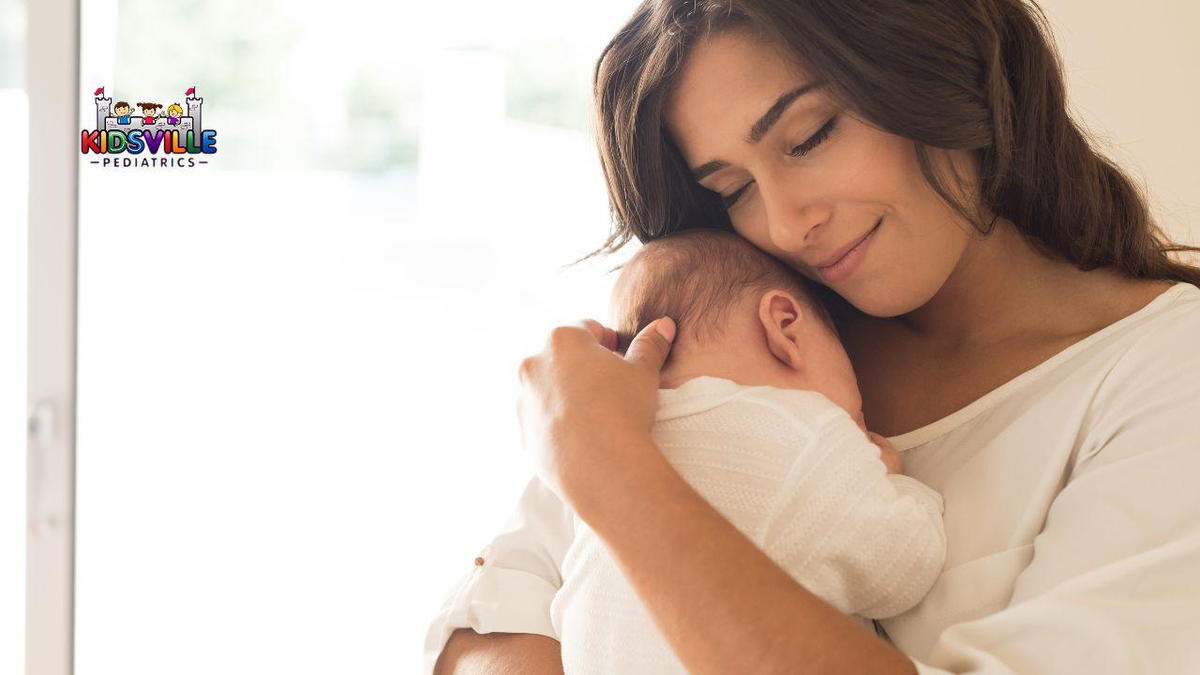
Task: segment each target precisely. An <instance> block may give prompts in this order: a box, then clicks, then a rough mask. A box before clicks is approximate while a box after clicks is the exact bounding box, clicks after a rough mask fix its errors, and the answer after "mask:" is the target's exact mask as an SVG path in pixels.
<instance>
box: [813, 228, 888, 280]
mask: <svg viewBox="0 0 1200 675" xmlns="http://www.w3.org/2000/svg"><path fill="white" fill-rule="evenodd" d="M882 224H883V216H880V217H879V220H877V221H875V226H874V227H872V228H871V229H870V230H869V231H868V232H867V233H866V234H864V235H863V236H862V237H860V238H859V240H858V241H857V242H856V243H855V244H854V245H853V246H851V247H850V248H849V249H848V250H847V251H846V252H845V253H843V254H842V255H841V257H839V258H838V259H837V260H834V261H833V262H831V263H829V264H828V265H818V266H817V269H818V270H827V269H830V268H832V267H836V266H837V264H838V263H840V262H842V260H844V259H845V258H846V256H848V255H850V254H851V253H853V252H854V249H856V248H858V247H859V246H862V244H863V242H864V241H866V240H867V239H868V238H870V236H871V235H873V234H875V230H878V229H879V226H880V225H882Z"/></svg>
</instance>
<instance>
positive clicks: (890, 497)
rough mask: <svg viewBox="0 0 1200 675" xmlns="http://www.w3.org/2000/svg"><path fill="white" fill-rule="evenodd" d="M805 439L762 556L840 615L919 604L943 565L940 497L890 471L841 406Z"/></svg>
mask: <svg viewBox="0 0 1200 675" xmlns="http://www.w3.org/2000/svg"><path fill="white" fill-rule="evenodd" d="M831 405H832V404H831ZM803 442H804V448H803V450H802V451H800V452H798V453H797V454H796V460H795V461H794V462H793V463H792V464H791V466H790V467H789V468H788V471H787V473H786V475H785V476H784V477H783V479H782V481H781V483H780V489H779V493H778V496H777V498H776V500H775V502H774V504H773V506H772V509H771V510H770V511H769V513H768V517H767V520H766V522H765V525H764V529H763V538H762V546H763V550H764V552H766V553H767V554H768V555H769V556H770V557H771V559H772V560H774V561H775V562H776V563H777V564H778V565H779V566H780V567H782V568H783V569H784V570H785V571H787V572H788V574H790V575H791V576H792V578H794V579H795V580H796V581H797V582H799V583H801V584H803V585H804V587H805V588H807V589H808V590H809V591H811V592H812V593H814V594H816V595H818V596H820V597H821V598H823V599H824V600H826V601H827V602H829V603H830V604H831V605H833V606H834V607H836V608H837V609H839V610H841V611H842V612H843V613H846V614H856V615H859V616H862V617H866V618H868V619H884V618H887V617H891V616H895V615H897V614H900V613H902V612H904V611H906V610H908V609H910V608H911V607H913V606H915V605H916V604H917V603H918V602H920V600H921V599H922V598H923V597H924V596H925V594H926V593H928V592H929V589H930V588H932V586H933V584H934V582H935V581H936V580H937V578H938V575H940V574H941V571H942V567H943V565H944V564H945V559H946V532H945V528H944V524H943V522H942V513H943V507H944V503H943V500H942V496H941V495H940V494H938V492H937V491H936V490H933V489H932V488H930V487H929V486H927V485H925V484H924V483H921V482H920V481H918V480H916V479H915V478H912V477H910V476H905V475H903V474H889V473H887V468H886V467H885V466H884V464H883V462H882V461H881V460H880V452H879V448H878V446H876V445H875V444H874V443H872V442H871V440H870V439H869V438H868V437H867V435H866V434H865V433H864V432H863V431H862V429H861V428H859V426H858V425H857V424H856V423H855V422H854V420H853V419H851V418H850V416H849V415H847V414H844V411H841V410H840V409H839V410H838V412H837V414H830V415H827V416H825V417H823V418H822V422H821V423H820V424H819V425H812V426H809V427H807V429H806V433H805V435H804V440H803Z"/></svg>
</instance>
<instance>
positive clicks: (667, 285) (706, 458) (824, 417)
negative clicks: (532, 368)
mask: <svg viewBox="0 0 1200 675" xmlns="http://www.w3.org/2000/svg"><path fill="white" fill-rule="evenodd" d="M807 283H808V282H806V281H805V280H804V279H803V278H801V277H799V276H798V275H797V274H796V273H795V272H794V271H792V270H791V269H789V268H788V267H787V266H785V265H784V264H782V263H780V262H779V261H777V260H775V259H774V258H772V257H771V256H769V255H767V254H765V253H763V252H762V251H760V250H759V249H757V248H755V247H754V246H753V245H751V244H749V243H748V242H747V241H746V240H744V239H742V238H741V237H739V236H737V235H736V234H733V233H729V232H723V231H716V230H700V231H688V232H683V233H679V234H676V235H673V236H670V237H667V238H664V239H660V240H657V241H654V242H651V243H649V244H647V245H645V246H644V247H643V248H642V249H641V250H640V251H638V253H637V254H636V255H635V256H634V257H633V258H632V259H631V260H630V261H629V262H628V263H626V264H625V266H624V267H623V269H622V272H621V276H620V278H619V279H618V281H617V284H616V286H615V287H614V289H613V295H612V300H611V304H610V311H611V314H612V316H611V317H610V325H611V326H613V327H614V328H616V329H617V332H618V334H619V335H620V336H621V339H620V343H619V351H621V352H622V353H623V352H624V350H625V348H626V347H627V345H628V342H629V340H630V339H631V337H632V336H633V335H636V334H637V332H638V331H639V330H640V329H641V328H643V327H644V326H645V325H646V324H648V323H649V322H650V321H653V320H654V319H656V318H658V317H660V316H670V317H671V318H672V319H674V320H675V323H676V326H677V334H676V337H675V339H674V341H673V343H672V346H671V352H670V355H669V357H668V359H667V361H666V363H665V365H664V367H663V369H662V375H661V383H660V389H659V392H658V397H659V398H658V400H659V408H658V413H657V416H656V419H655V424H654V427H653V430H652V433H653V436H654V439H655V441H656V442H657V444H658V446H659V447H660V448H661V450H662V452H663V455H664V456H665V457H666V458H667V460H668V461H669V462H670V463H671V465H672V466H673V467H674V468H675V470H676V471H677V472H678V473H679V475H680V476H681V477H682V478H683V479H684V480H685V481H687V483H688V484H689V485H691V486H692V487H693V488H694V489H695V490H696V491H697V492H698V493H699V494H700V495H701V496H703V497H704V498H705V500H707V501H708V502H709V503H710V504H712V506H713V507H714V508H715V509H717V510H718V511H719V512H720V513H721V514H722V515H723V516H724V517H725V518H726V519H727V520H729V521H730V522H731V523H732V524H733V525H734V526H735V527H737V529H738V530H739V531H741V532H742V533H743V534H744V535H745V536H746V537H747V538H748V539H750V540H751V541H752V542H754V544H755V545H757V546H758V547H759V548H761V549H762V550H763V551H764V552H765V553H766V554H767V555H768V556H769V557H770V558H771V559H772V560H774V561H775V562H776V563H777V564H778V565H779V566H780V567H781V568H782V569H783V570H785V571H786V572H787V573H788V574H789V575H791V576H792V577H793V578H794V579H795V580H796V581H798V582H799V583H801V584H803V585H804V587H805V588H807V589H808V590H809V591H811V592H813V593H814V594H816V595H818V596H820V597H821V598H823V599H824V600H826V601H827V602H829V603H830V604H831V605H833V606H834V607H836V608H837V609H838V610H840V611H842V612H844V613H845V614H847V615H848V616H850V618H851V619H852V620H854V621H856V622H858V623H859V624H861V625H862V626H863V627H864V628H865V629H867V630H873V626H872V624H871V622H870V619H879V618H887V617H891V616H894V615H896V614H900V613H901V612H904V611H905V610H907V609H909V608H911V607H913V606H914V605H916V604H917V602H918V601H920V600H921V598H922V597H923V596H924V595H925V593H926V592H927V591H928V590H929V589H930V587H931V586H932V585H933V583H934V581H935V580H936V579H937V577H938V575H939V574H940V572H941V570H942V565H943V563H944V560H945V547H946V543H945V533H944V531H943V527H942V507H943V503H942V498H941V496H940V495H939V494H938V493H937V492H936V491H934V490H932V489H931V488H929V487H928V486H925V485H924V484H922V483H920V482H919V481H917V480H915V479H913V478H910V477H908V476H905V475H904V474H902V473H899V470H900V466H901V464H900V461H899V455H897V454H895V452H894V451H892V450H891V448H890V446H889V445H888V444H887V442H886V441H885V440H884V439H883V438H882V437H880V436H875V435H871V436H868V432H867V431H866V429H865V425H864V420H863V415H862V411H861V408H862V399H861V397H860V394H859V391H858V386H857V382H856V378H855V376H854V371H853V369H852V368H851V365H850V360H849V358H848V357H847V355H846V352H845V350H844V349H843V348H842V345H841V343H840V341H839V339H838V336H837V332H836V329H835V328H834V326H833V324H832V322H831V320H830V318H829V315H828V314H827V313H826V312H825V310H824V308H823V307H822V305H821V303H820V302H819V301H818V300H817V299H816V298H815V297H813V296H812V295H811V294H810V291H809V290H808V287H807V285H806V284H807ZM881 460H882V461H881ZM571 522H573V524H574V535H573V537H572V538H571V543H570V545H569V547H568V548H567V550H566V553H565V555H564V556H563V558H562V563H561V570H560V571H561V578H562V585H561V587H560V588H559V589H558V591H557V593H556V594H555V596H554V599H553V601H552V602H551V604H550V619H551V622H552V625H553V627H554V631H555V633H556V634H557V636H558V638H559V641H560V642H561V645H562V659H563V669H564V671H565V673H567V674H568V675H570V674H572V673H621V674H623V675H624V674H630V673H656V674H658V673H686V672H687V671H686V669H685V668H684V667H683V665H682V664H681V663H680V662H679V661H678V659H677V658H676V657H675V655H674V653H673V652H672V651H671V649H670V647H669V645H668V644H667V642H666V640H665V639H664V638H663V636H662V634H661V633H660V632H659V630H658V628H657V626H656V625H655V624H654V622H653V620H652V619H651V618H650V616H649V614H648V613H647V612H646V610H645V608H644V607H643V605H642V603H641V602H640V600H639V599H638V597H637V595H636V593H635V592H634V591H633V589H632V587H631V586H629V584H628V583H627V582H626V580H625V578H624V576H623V575H622V573H621V571H620V569H619V568H618V567H617V565H616V562H615V560H614V559H613V558H612V556H611V555H610V553H609V551H608V550H607V548H606V546H605V544H604V542H603V541H602V540H601V539H600V538H599V537H598V536H597V535H596V534H595V532H593V531H592V530H591V529H590V528H589V527H588V526H587V524H586V523H584V522H583V521H582V520H580V519H579V518H578V517H577V516H575V515H574V514H571Z"/></svg>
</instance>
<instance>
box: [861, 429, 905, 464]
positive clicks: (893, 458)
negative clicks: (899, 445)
mask: <svg viewBox="0 0 1200 675" xmlns="http://www.w3.org/2000/svg"><path fill="white" fill-rule="evenodd" d="M867 437H868V438H870V439H871V442H872V443H874V444H875V445H877V446H879V459H880V460H882V461H883V465H884V466H886V467H887V471H888V473H904V458H903V457H901V456H900V453H898V452H896V449H895V448H894V447H892V444H891V442H889V441H888V439H886V438H884V437H883V436H880V435H879V434H877V433H875V432H874V431H868V432H867Z"/></svg>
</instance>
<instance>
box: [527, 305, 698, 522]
mask: <svg viewBox="0 0 1200 675" xmlns="http://www.w3.org/2000/svg"><path fill="white" fill-rule="evenodd" d="M674 337H675V323H674V322H673V321H672V320H671V319H670V318H668V317H663V318H661V319H658V320H656V321H653V322H651V323H650V324H648V325H647V326H646V327H645V328H643V329H642V331H641V332H640V333H638V334H637V335H636V336H635V337H634V338H633V340H632V341H631V342H630V344H629V348H628V349H627V350H626V351H625V356H624V357H622V356H621V355H620V354H618V353H616V352H615V351H614V350H615V349H616V347H617V334H616V332H615V331H613V330H612V329H609V328H605V327H604V326H602V325H601V324H600V323H599V322H597V321H593V320H591V319H587V320H585V321H581V322H579V323H576V324H573V325H570V326H558V327H557V328H555V329H554V330H552V331H551V332H550V338H549V339H548V340H546V346H545V347H544V348H543V349H542V351H540V352H538V353H537V354H534V355H533V356H530V357H528V358H526V359H525V360H524V361H522V362H521V367H520V370H519V372H518V374H519V376H520V379H521V384H522V390H521V397H520V400H519V402H518V404H517V414H518V416H519V417H520V421H521V435H522V439H523V442H524V444H525V447H526V449H528V450H529V451H531V452H533V455H534V462H535V464H536V467H537V472H538V475H539V476H540V477H541V479H542V481H544V482H545V483H546V485H547V486H548V487H549V488H550V489H551V490H553V491H554V492H555V494H557V495H558V496H559V498H560V499H562V500H563V501H564V502H566V503H568V504H571V505H572V506H577V504H578V501H579V500H580V499H583V498H586V499H589V500H590V499H593V498H596V497H599V496H600V492H601V491H603V490H604V489H605V488H606V487H608V486H611V485H613V484H614V480H613V479H614V478H616V477H617V476H618V475H619V473H618V472H619V471H628V470H630V469H634V468H635V467H636V465H637V461H638V457H637V456H636V452H634V449H636V448H645V447H646V446H645V445H644V444H636V443H627V442H624V441H622V440H619V439H629V438H636V437H637V435H638V434H646V435H648V434H649V433H650V428H651V426H652V425H653V423H654V416H655V412H656V411H657V410H658V384H659V371H660V370H661V369H662V365H663V362H664V361H666V358H667V354H668V353H669V352H670V350H671V340H672V339H673V338H674ZM643 452H644V450H643ZM622 453H624V454H622ZM576 510H578V509H576Z"/></svg>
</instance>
